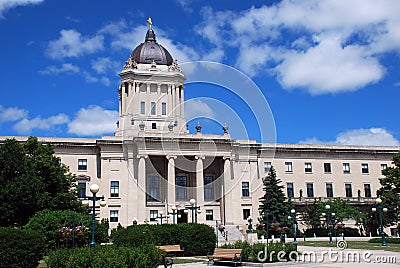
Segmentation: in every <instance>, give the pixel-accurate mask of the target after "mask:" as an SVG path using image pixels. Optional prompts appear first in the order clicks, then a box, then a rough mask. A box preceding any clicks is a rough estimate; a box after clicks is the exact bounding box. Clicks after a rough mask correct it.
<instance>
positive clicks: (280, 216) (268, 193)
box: [258, 166, 291, 226]
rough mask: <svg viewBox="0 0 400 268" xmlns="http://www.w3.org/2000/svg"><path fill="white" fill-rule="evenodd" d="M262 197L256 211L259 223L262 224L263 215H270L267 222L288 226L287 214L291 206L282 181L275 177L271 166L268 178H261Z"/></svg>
mask: <svg viewBox="0 0 400 268" xmlns="http://www.w3.org/2000/svg"><path fill="white" fill-rule="evenodd" d="M263 184H264V187H263V190H264V195H263V197H261V198H260V203H261V204H260V206H259V208H258V210H259V211H260V215H262V217H261V218H260V219H259V221H260V223H264V221H265V218H264V215H265V214H266V213H268V214H270V216H269V222H272V221H276V222H279V223H280V224H281V225H282V226H286V225H289V224H290V222H289V221H288V219H287V217H288V213H289V212H290V209H291V204H290V202H289V201H288V200H287V198H286V196H285V193H284V190H283V188H284V186H283V185H282V181H281V180H280V179H278V178H277V177H276V172H275V169H274V167H273V166H271V169H270V170H269V173H268V176H267V177H265V178H263Z"/></svg>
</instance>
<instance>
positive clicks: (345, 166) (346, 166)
mask: <svg viewBox="0 0 400 268" xmlns="http://www.w3.org/2000/svg"><path fill="white" fill-rule="evenodd" d="M343 172H344V173H350V164H349V163H343Z"/></svg>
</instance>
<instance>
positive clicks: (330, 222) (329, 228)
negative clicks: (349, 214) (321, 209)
mask: <svg viewBox="0 0 400 268" xmlns="http://www.w3.org/2000/svg"><path fill="white" fill-rule="evenodd" d="M325 209H326V214H325V213H322V216H325V215H326V216H327V218H328V220H327V226H328V230H329V245H332V244H333V241H332V228H331V227H333V225H332V216H335V213H334V212H332V211H331V206H330V205H326V206H325Z"/></svg>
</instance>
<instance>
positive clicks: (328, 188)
mask: <svg viewBox="0 0 400 268" xmlns="http://www.w3.org/2000/svg"><path fill="white" fill-rule="evenodd" d="M325 187H326V197H333V187H332V183H327V184H325Z"/></svg>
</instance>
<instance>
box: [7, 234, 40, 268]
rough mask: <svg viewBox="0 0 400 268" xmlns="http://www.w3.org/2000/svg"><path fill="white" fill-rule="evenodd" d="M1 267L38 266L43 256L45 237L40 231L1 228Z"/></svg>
mask: <svg viewBox="0 0 400 268" xmlns="http://www.w3.org/2000/svg"><path fill="white" fill-rule="evenodd" d="M0 241H1V243H0V252H1V254H0V267H9V268H20V267H25V268H36V267H37V266H38V264H39V261H40V260H41V259H42V258H43V254H44V245H45V237H44V236H43V235H42V234H40V233H39V232H36V231H32V230H21V229H17V228H11V227H1V228H0Z"/></svg>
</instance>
